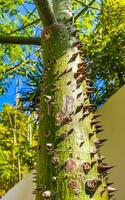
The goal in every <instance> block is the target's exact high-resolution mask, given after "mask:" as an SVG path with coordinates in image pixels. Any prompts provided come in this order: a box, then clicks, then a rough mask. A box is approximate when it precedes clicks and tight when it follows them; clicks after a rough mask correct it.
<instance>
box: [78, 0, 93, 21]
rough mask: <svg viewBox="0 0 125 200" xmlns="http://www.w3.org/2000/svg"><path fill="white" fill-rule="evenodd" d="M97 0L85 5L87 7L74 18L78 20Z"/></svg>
mask: <svg viewBox="0 0 125 200" xmlns="http://www.w3.org/2000/svg"><path fill="white" fill-rule="evenodd" d="M94 2H95V0H92V1H90V3H89V4H88V5H85V8H83V9H82V10H81V11H80V12H79V13H78V14H77V15H76V16H75V17H74V20H75V21H76V20H77V19H78V18H79V17H80V16H81V15H82V14H83V13H84V12H85V11H86V10H87V9H88V8H89V7H90V6H91V5H92V4H93V3H94Z"/></svg>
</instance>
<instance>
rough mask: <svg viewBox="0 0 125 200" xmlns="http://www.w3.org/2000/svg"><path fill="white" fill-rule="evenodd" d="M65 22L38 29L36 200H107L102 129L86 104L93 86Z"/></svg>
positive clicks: (77, 45)
mask: <svg viewBox="0 0 125 200" xmlns="http://www.w3.org/2000/svg"><path fill="white" fill-rule="evenodd" d="M55 2H56V3H58V1H55ZM66 18H67V17H66ZM58 21H62V15H61V19H60V18H59V17H58ZM68 25H69V24H67V25H64V24H62V23H60V24H51V25H49V26H46V27H44V31H43V33H42V48H43V59H44V69H43V76H42V81H41V82H42V83H41V93H42V94H41V104H40V111H39V119H40V125H39V138H38V166H37V187H36V190H35V193H36V200H43V199H53V200H89V199H93V200H108V199H109V196H110V194H109V192H112V191H111V190H113V188H109V187H107V184H106V179H105V177H106V175H107V170H108V169H110V168H111V167H110V166H108V165H107V164H105V163H103V162H102V160H103V158H102V157H101V156H100V152H99V147H100V146H101V145H102V142H104V141H103V140H99V139H97V136H96V134H97V133H99V132H101V130H102V129H101V128H100V126H99V125H98V122H97V121H96V118H97V116H96V115H95V114H94V106H93V105H92V104H91V103H90V94H91V93H92V92H93V88H91V87H90V86H89V83H90V80H89V78H88V73H87V68H86V65H85V63H84V61H83V59H82V56H81V43H80V42H79V39H78V37H77V33H76V31H75V29H74V27H73V26H70V25H69V26H68ZM109 190H110V191H109Z"/></svg>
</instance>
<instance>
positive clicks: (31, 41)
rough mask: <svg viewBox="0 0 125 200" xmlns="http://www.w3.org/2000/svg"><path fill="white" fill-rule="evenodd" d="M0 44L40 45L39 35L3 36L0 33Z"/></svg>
mask: <svg viewBox="0 0 125 200" xmlns="http://www.w3.org/2000/svg"><path fill="white" fill-rule="evenodd" d="M0 43H1V44H22V45H38V46H40V45H41V39H40V37H23V36H8V35H6V36H3V35H0Z"/></svg>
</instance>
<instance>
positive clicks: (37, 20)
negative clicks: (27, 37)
mask: <svg viewBox="0 0 125 200" xmlns="http://www.w3.org/2000/svg"><path fill="white" fill-rule="evenodd" d="M38 22H40V18H38V19H36V20H34V21H33V22H31V23H29V24H26V25H23V26H21V27H20V28H18V29H16V30H14V31H12V32H11V33H9V34H7V35H11V34H13V33H16V32H18V31H21V30H23V29H25V28H27V27H29V26H32V25H33V24H36V23H38Z"/></svg>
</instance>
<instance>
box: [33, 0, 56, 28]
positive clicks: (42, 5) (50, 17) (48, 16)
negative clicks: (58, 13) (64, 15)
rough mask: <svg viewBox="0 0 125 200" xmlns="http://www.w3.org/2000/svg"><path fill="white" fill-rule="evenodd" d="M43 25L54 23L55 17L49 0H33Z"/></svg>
mask: <svg viewBox="0 0 125 200" xmlns="http://www.w3.org/2000/svg"><path fill="white" fill-rule="evenodd" d="M34 3H35V5H36V8H37V10H38V13H39V15H40V18H41V20H42V23H43V25H44V26H47V25H50V24H54V23H56V22H57V21H56V17H55V14H54V11H53V8H52V5H51V3H50V0H34Z"/></svg>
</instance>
